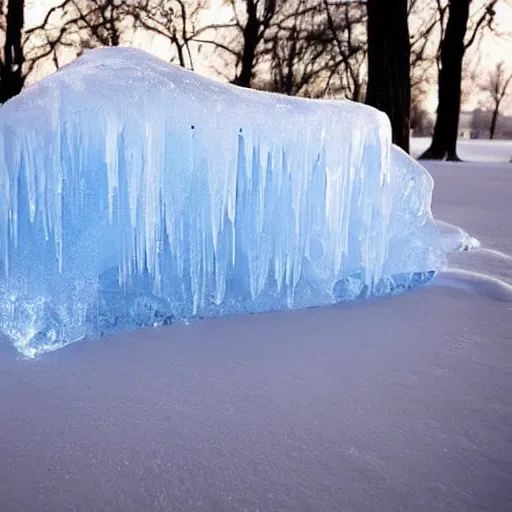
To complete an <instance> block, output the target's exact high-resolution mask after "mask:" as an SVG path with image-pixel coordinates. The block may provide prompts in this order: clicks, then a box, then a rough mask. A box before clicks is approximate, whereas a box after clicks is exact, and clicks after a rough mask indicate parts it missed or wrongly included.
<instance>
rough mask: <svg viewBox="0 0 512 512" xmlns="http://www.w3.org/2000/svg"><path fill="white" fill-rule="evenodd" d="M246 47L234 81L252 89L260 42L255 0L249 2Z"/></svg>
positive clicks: (245, 31) (244, 36) (245, 36)
mask: <svg viewBox="0 0 512 512" xmlns="http://www.w3.org/2000/svg"><path fill="white" fill-rule="evenodd" d="M243 40H244V47H243V50H242V57H241V62H240V65H241V67H240V73H239V74H238V75H237V76H236V78H235V80H234V81H233V83H234V84H236V85H239V86H241V87H251V81H252V75H253V70H254V58H255V56H256V48H257V46H258V43H259V42H260V21H259V19H258V12H257V3H256V2H254V1H253V0H248V1H247V22H246V25H245V27H244V30H243Z"/></svg>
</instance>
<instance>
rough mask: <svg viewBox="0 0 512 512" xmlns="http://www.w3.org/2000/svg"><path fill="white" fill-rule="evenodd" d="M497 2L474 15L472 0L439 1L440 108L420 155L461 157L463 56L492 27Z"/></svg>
mask: <svg viewBox="0 0 512 512" xmlns="http://www.w3.org/2000/svg"><path fill="white" fill-rule="evenodd" d="M497 1H498V0H489V1H488V2H487V3H486V4H485V5H484V6H483V7H482V8H481V9H480V10H479V11H477V12H475V13H474V15H473V16H472V17H471V18H470V4H471V0H450V1H449V2H448V3H447V4H446V3H443V2H442V1H441V0H436V3H437V7H438V12H439V13H440V14H439V16H440V23H441V38H440V45H439V51H438V57H437V62H438V63H439V74H438V108H437V117H436V124H435V128H434V135H433V138H432V143H431V145H430V147H429V148H428V149H427V150H426V151H425V152H424V153H423V155H421V157H420V158H425V159H435V160H443V159H448V160H454V161H457V160H459V158H458V156H457V136H458V126H459V117H460V105H461V84H462V72H463V58H464V54H465V53H466V51H467V49H468V48H469V47H471V46H472V45H473V44H474V43H475V42H476V41H477V40H478V39H479V38H480V37H481V35H482V33H483V32H482V29H483V28H485V27H489V28H490V27H491V24H492V21H493V19H494V15H495V11H494V7H495V5H496V3H497ZM446 12H448V17H447V19H446ZM445 20H446V21H445ZM444 23H446V28H445V25H444Z"/></svg>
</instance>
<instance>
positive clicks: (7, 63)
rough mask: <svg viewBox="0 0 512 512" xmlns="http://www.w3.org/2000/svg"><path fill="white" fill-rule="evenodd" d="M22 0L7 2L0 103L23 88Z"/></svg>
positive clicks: (0, 71)
mask: <svg viewBox="0 0 512 512" xmlns="http://www.w3.org/2000/svg"><path fill="white" fill-rule="evenodd" d="M23 10H24V0H9V4H8V7H7V20H6V29H5V44H4V61H3V65H2V68H1V70H0V103H4V102H6V101H7V100H8V99H9V98H12V97H13V96H16V95H17V94H19V93H20V92H21V89H22V88H23V81H24V80H23V75H22V71H23V70H22V68H23V62H24V58H23V48H22V44H21V37H22V31H23V24H24V19H23Z"/></svg>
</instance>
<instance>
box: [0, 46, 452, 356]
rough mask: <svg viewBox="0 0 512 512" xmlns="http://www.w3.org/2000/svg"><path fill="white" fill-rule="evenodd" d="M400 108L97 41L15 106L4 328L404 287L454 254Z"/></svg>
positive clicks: (232, 309)
mask: <svg viewBox="0 0 512 512" xmlns="http://www.w3.org/2000/svg"><path fill="white" fill-rule="evenodd" d="M432 184H433V182H432V179H431V177H430V176H429V175H428V173H427V172H426V171H425V170H424V169H423V168H422V167H421V166H419V165H418V164H417V163H415V162H414V161H413V160H411V159H410V158H409V157H408V156H406V155H405V154H404V153H402V152H400V151H399V150H398V149H396V148H393V147H392V146H391V143H390V129H389V123H388V120H387V118H386V117H385V116H384V115H383V114H381V113H379V112H378V111H376V110H374V109H371V108H369V107H366V106H363V105H360V104H355V103H350V102H343V101H311V100H300V99H293V98H288V97H283V96H275V95H270V94H266V93H257V92H253V91H247V90H242V89H239V88H235V87H233V86H228V85H222V84H219V83H215V82H212V81H209V80H206V79H204V78H201V77H199V76H197V75H195V74H192V73H190V72H187V71H184V70H182V69H181V68H177V67H173V66H170V65H168V64H166V63H165V62H163V61H160V60H158V59H156V58H154V57H151V56H149V55H147V54H145V53H143V52H140V51H138V50H133V49H101V50H95V51H91V52H88V53H87V54H86V55H85V56H84V57H82V58H80V59H78V60H77V61H75V62H74V63H72V64H71V65H68V66H66V67H64V68H62V69H61V70H59V71H58V72H57V73H56V74H54V75H53V76H51V77H50V78H48V79H46V80H43V81H42V82H39V83H38V84H36V85H35V86H33V87H32V88H30V89H28V90H27V91H25V92H24V93H22V94H21V95H20V96H18V97H17V98H14V99H13V100H11V101H10V102H8V103H7V104H5V105H4V106H2V107H1V109H0V195H1V196H2V197H5V198H6V199H5V201H4V202H3V203H2V204H0V265H1V266H2V267H3V268H1V269H0V270H1V272H2V276H3V277H2V278H1V281H0V326H1V328H2V330H3V332H4V333H5V334H6V335H8V336H9V337H10V338H11V339H12V340H13V341H14V343H15V345H16V346H17V348H18V349H19V350H20V351H22V352H23V353H25V354H26V355H34V354H36V353H38V352H40V351H45V350H51V349H54V348H57V347H59V346H62V345H63V344H65V343H69V342H72V341H75V340H78V339H82V338H84V337H91V336H95V335H97V334H102V333H106V332H115V331H122V330H126V329H130V328H134V327H137V326H143V325H161V324H166V323H171V322H174V321H176V320H186V319H189V318H192V317H210V316H219V315H231V314H238V313H243V312H261V311H268V310H279V309H286V308H292V309H295V308H303V307H308V306H314V305H320V304H333V303H336V302H339V301H342V300H351V299H360V298H365V297H369V296H372V295H389V294H394V293H396V292H398V291H401V290H405V289H408V288H411V287H413V286H415V285H417V284H420V283H423V282H426V281H428V280H430V279H431V278H432V276H433V275H434V274H435V272H437V271H439V270H441V269H442V268H443V267H444V263H445V252H444V250H443V242H442V239H441V235H440V232H439V230H438V229H437V227H436V225H435V224H434V222H433V219H432V216H431V211H430V202H431V192H432Z"/></svg>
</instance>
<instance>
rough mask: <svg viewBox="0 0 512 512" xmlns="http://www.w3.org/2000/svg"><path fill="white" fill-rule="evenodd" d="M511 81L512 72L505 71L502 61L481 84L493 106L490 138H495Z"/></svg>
mask: <svg viewBox="0 0 512 512" xmlns="http://www.w3.org/2000/svg"><path fill="white" fill-rule="evenodd" d="M511 81H512V73H507V72H506V71H505V63H504V62H503V61H501V62H499V63H498V65H497V66H496V68H495V69H494V70H493V71H492V72H490V73H489V77H488V81H487V82H486V83H485V84H482V86H481V88H482V90H483V91H484V92H485V93H487V95H488V97H489V100H490V103H491V106H492V116H491V123H490V127H489V138H490V139H494V134H495V131H496V123H497V121H498V116H499V113H500V107H501V104H502V102H503V99H504V98H505V97H506V95H507V92H508V86H509V85H510V82H511Z"/></svg>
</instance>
